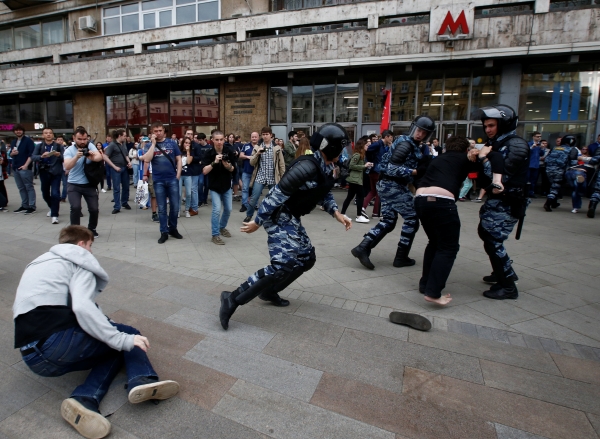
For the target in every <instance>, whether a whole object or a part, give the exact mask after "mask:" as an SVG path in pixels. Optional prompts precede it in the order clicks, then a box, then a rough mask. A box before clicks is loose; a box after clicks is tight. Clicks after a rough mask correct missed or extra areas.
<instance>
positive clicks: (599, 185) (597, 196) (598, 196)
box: [590, 176, 600, 203]
mask: <svg viewBox="0 0 600 439" xmlns="http://www.w3.org/2000/svg"><path fill="white" fill-rule="evenodd" d="M590 201H595V202H596V203H597V202H599V201H600V176H598V177H597V178H596V184H595V186H594V193H593V194H592V196H591V197H590Z"/></svg>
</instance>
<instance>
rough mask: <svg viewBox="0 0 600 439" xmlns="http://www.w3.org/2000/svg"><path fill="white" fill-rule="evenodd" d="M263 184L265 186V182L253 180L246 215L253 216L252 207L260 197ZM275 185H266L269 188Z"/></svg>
mask: <svg viewBox="0 0 600 439" xmlns="http://www.w3.org/2000/svg"><path fill="white" fill-rule="evenodd" d="M265 186H267V185H266V184H262V183H257V182H256V180H255V181H254V186H252V196H251V197H250V201H249V204H250V205H249V206H248V212H247V213H246V216H249V217H250V218H252V217H253V216H254V210H255V209H254V207H256V205H257V203H258V199H259V198H260V194H262V191H263V189H264V188H265ZM273 186H275V185H273V184H270V185H268V187H269V190H271V188H272V187H273Z"/></svg>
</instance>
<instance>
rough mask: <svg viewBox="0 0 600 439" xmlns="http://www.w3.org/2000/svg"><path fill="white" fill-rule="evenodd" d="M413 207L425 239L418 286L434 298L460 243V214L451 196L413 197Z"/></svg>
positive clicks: (449, 268)
mask: <svg viewBox="0 0 600 439" xmlns="http://www.w3.org/2000/svg"><path fill="white" fill-rule="evenodd" d="M415 211H416V212H417V216H418V217H419V220H420V221H421V225H422V226H423V230H425V233H426V234H427V238H428V239H429V242H428V243H427V247H426V248H425V256H424V257H423V274H422V276H421V280H420V281H419V290H424V291H425V295H426V296H429V297H431V298H434V299H439V298H440V297H441V296H442V290H443V289H444V288H445V287H446V281H447V280H448V277H449V276H450V272H451V271H452V266H453V265H454V260H455V259H456V254H457V253H458V249H459V248H460V245H459V244H458V241H459V238H460V218H459V217H458V210H457V209H456V203H455V202H454V200H448V199H446V198H437V197H416V198H415Z"/></svg>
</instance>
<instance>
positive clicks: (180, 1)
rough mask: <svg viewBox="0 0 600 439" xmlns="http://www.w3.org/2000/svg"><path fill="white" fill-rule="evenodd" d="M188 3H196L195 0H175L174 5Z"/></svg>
mask: <svg viewBox="0 0 600 439" xmlns="http://www.w3.org/2000/svg"><path fill="white" fill-rule="evenodd" d="M188 3H196V0H175V4H176V5H187V4H188Z"/></svg>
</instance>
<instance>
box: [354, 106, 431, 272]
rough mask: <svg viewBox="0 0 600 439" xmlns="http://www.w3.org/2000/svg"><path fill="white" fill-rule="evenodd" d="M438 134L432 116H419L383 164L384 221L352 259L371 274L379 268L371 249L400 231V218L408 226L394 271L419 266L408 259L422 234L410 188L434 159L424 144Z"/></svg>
mask: <svg viewBox="0 0 600 439" xmlns="http://www.w3.org/2000/svg"><path fill="white" fill-rule="evenodd" d="M434 131H435V122H434V121H433V119H431V118H430V117H428V116H418V117H417V118H416V119H415V120H414V121H413V123H412V125H411V126H410V131H409V133H408V135H402V136H398V137H397V138H396V140H395V141H394V143H393V144H392V146H391V148H390V150H389V151H388V152H387V153H386V154H385V155H384V156H383V159H382V161H381V173H380V176H379V181H378V182H377V192H378V193H379V197H380V198H381V212H382V214H381V216H382V218H381V221H380V222H379V223H378V224H377V225H376V226H375V227H373V228H372V229H371V230H369V231H368V232H367V234H366V235H365V236H364V239H363V240H362V242H361V243H360V244H359V245H358V246H356V247H354V248H353V249H352V255H353V256H354V257H356V258H358V260H359V261H360V263H361V264H362V265H364V266H365V267H367V268H368V269H370V270H373V269H374V268H375V266H374V265H373V263H372V262H371V260H370V259H369V256H370V255H371V249H373V248H374V247H375V246H376V245H377V244H379V242H380V241H381V240H382V239H383V238H384V237H385V235H387V234H388V233H390V232H391V231H392V230H394V228H395V227H396V222H397V221H398V214H400V215H402V218H403V219H404V224H403V225H402V232H401V233H400V242H399V243H398V249H397V250H396V257H395V258H394V262H393V265H394V267H406V266H411V265H415V260H414V259H411V258H409V257H408V253H409V252H410V248H411V247H412V243H413V239H414V237H415V234H416V233H417V230H419V220H418V218H417V214H416V212H415V207H414V204H413V194H412V192H411V191H410V189H409V188H408V185H409V183H412V182H413V181H414V179H415V178H416V176H417V168H419V166H420V165H423V166H424V165H425V164H426V162H427V159H428V158H430V156H428V155H426V154H424V153H423V150H422V149H421V148H420V144H421V143H423V144H425V143H427V142H428V141H429V139H430V138H431V136H432V135H433V133H434Z"/></svg>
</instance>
